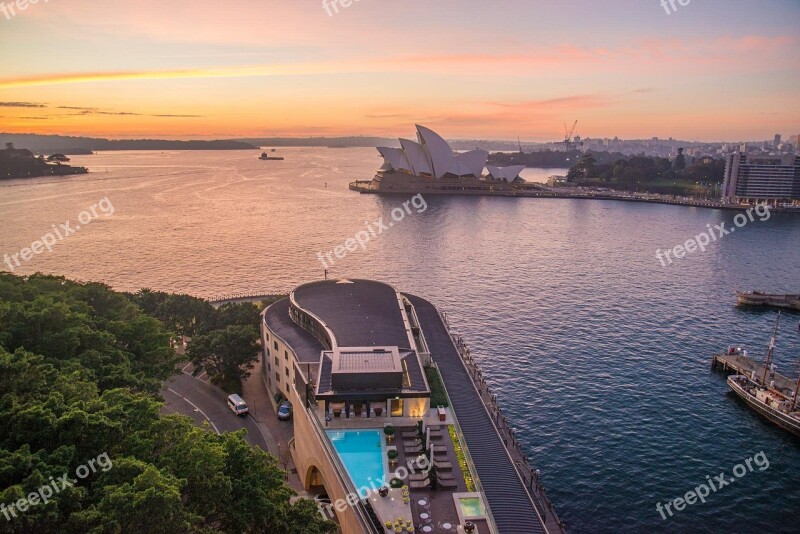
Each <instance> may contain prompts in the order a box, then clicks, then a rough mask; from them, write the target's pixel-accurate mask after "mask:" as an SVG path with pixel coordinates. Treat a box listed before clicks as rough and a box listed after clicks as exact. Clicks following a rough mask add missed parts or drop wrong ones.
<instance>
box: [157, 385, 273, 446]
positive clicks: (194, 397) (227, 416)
mask: <svg viewBox="0 0 800 534" xmlns="http://www.w3.org/2000/svg"><path fill="white" fill-rule="evenodd" d="M161 396H162V397H163V398H164V400H165V401H166V404H165V405H164V408H163V410H162V411H163V412H165V413H180V414H183V415H188V416H189V417H191V418H192V419H194V420H195V422H196V423H197V424H198V425H200V424H202V423H203V422H204V421H208V422H209V423H211V427H212V430H214V431H216V432H233V431H235V430H239V429H242V428H244V429H247V442H248V443H249V444H250V445H253V446H255V447H260V448H261V449H263V450H265V451H270V452H273V453H274V452H275V451H273V450H272V449H274V448H275V444H274V440H272V439H269V436H265V434H264V431H263V429H261V428H259V426H258V424H257V423H256V421H255V420H254V419H253V418H252V417H251V416H249V415H248V416H244V417H241V416H237V415H234V414H233V412H231V411H230V409H228V405H227V402H226V401H227V397H228V396H227V395H226V394H225V392H224V391H222V390H221V389H219V388H218V387H216V386H214V385H211V384H209V383H208V382H204V381H202V380H198V379H197V378H195V377H193V376H191V375H188V374H186V373H180V374H179V375H177V376H175V377H174V378H172V379H170V380H168V381H166V382H165V383H164V387H163V388H162V389H161ZM270 442H271V443H270Z"/></svg>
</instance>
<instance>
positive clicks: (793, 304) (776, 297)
mask: <svg viewBox="0 0 800 534" xmlns="http://www.w3.org/2000/svg"><path fill="white" fill-rule="evenodd" d="M736 300H737V301H738V302H739V305H741V306H773V307H776V308H789V309H794V310H800V295H781V294H770V293H762V292H760V291H737V292H736Z"/></svg>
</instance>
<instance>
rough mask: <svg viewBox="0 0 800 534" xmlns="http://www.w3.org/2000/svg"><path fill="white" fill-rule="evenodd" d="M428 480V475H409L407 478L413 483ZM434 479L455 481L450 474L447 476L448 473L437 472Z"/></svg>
mask: <svg viewBox="0 0 800 534" xmlns="http://www.w3.org/2000/svg"><path fill="white" fill-rule="evenodd" d="M428 478H430V475H429V474H428V473H417V474H415V475H409V476H408V479H409V480H413V481H415V482H419V481H422V480H428ZM436 479H437V480H455V479H456V477H455V475H453V474H452V473H450V474H448V473H439V472H437V473H436Z"/></svg>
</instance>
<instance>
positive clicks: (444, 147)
mask: <svg viewBox="0 0 800 534" xmlns="http://www.w3.org/2000/svg"><path fill="white" fill-rule="evenodd" d="M416 128H417V139H418V142H417V141H411V140H410V139H400V146H401V148H391V147H378V152H380V154H381V156H383V159H384V163H383V167H381V170H384V171H389V170H394V171H398V172H404V173H410V174H412V175H414V176H427V177H435V178H438V179H441V178H442V177H444V176H445V175H446V174H452V175H454V176H458V177H462V176H474V177H475V178H480V177H481V176H482V174H483V169H484V167H486V161H487V160H488V158H489V153H488V152H487V151H485V150H479V149H476V150H470V151H469V152H463V153H461V154H457V153H455V152H454V151H453V149H452V148H451V147H450V145H449V144H448V142H447V141H445V140H444V138H442V136H440V135H439V134H437V133H436V132H434V131H433V130H431V129H430V128H426V127H424V126H420V125H419V124H418V125H416ZM486 168H487V169H488V170H489V173H490V175H491V176H492V177H493V178H495V179H498V180H501V179H503V178H505V179H506V180H507V181H508V182H509V183H511V182H513V181H514V180H515V179H516V178H517V177H518V176H519V173H520V172H522V170H523V169H524V168H525V166H524V165H516V166H513V167H494V166H489V167H486Z"/></svg>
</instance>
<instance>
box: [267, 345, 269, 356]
mask: <svg viewBox="0 0 800 534" xmlns="http://www.w3.org/2000/svg"><path fill="white" fill-rule="evenodd" d="M267 356H269V347H267Z"/></svg>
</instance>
